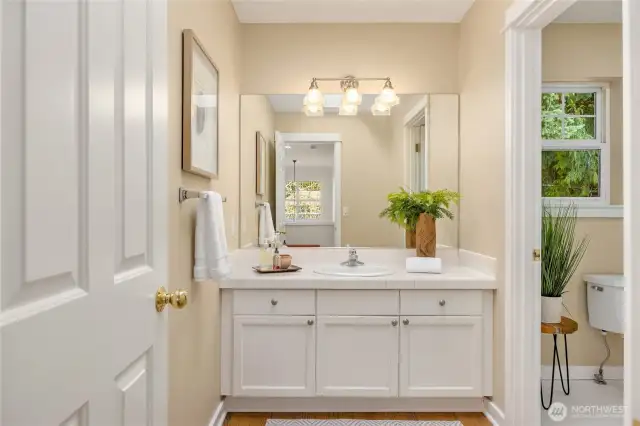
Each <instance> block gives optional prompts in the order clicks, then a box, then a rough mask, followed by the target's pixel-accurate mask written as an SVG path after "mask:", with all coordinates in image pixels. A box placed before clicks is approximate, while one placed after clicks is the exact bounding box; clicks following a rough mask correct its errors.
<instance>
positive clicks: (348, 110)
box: [338, 102, 358, 115]
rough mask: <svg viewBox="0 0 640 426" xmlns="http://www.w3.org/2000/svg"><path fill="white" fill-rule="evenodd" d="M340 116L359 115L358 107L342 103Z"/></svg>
mask: <svg viewBox="0 0 640 426" xmlns="http://www.w3.org/2000/svg"><path fill="white" fill-rule="evenodd" d="M338 115H358V105H354V104H347V103H344V102H343V103H342V105H340V110H339V111H338Z"/></svg>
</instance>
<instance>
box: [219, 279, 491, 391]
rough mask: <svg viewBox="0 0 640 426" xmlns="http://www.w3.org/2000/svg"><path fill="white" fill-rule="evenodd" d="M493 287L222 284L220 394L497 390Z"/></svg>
mask: <svg viewBox="0 0 640 426" xmlns="http://www.w3.org/2000/svg"><path fill="white" fill-rule="evenodd" d="M492 303H493V291H492V290H484V289H477V290H475V289H473V290H472V289H461V290H455V289H446V290H437V289H424V290H423V289H407V290H404V289H399V290H394V289H382V290H378V289H366V290H365V289H363V290H359V289H350V290H330V289H304V290H302V289H301V290H296V289H273V290H271V289H259V290H245V289H233V288H227V289H224V290H223V291H222V339H221V340H222V348H221V357H222V369H221V375H222V394H223V395H226V396H230V397H317V398H316V399H318V400H322V399H324V398H330V397H338V398H342V397H353V398H356V399H357V398H361V399H362V398H369V397H376V398H380V397H384V398H395V399H402V398H410V399H411V398H421V397H422V398H454V399H455V398H460V399H461V400H463V399H466V400H468V399H469V398H477V400H478V401H481V399H482V397H483V396H491V395H492V379H491V378H492V373H491V370H492V347H493V334H492V329H493V324H492V318H493V316H492V315H493V306H492Z"/></svg>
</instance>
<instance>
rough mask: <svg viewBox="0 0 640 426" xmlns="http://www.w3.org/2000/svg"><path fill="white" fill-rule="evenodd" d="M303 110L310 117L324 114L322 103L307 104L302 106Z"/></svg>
mask: <svg viewBox="0 0 640 426" xmlns="http://www.w3.org/2000/svg"><path fill="white" fill-rule="evenodd" d="M302 111H303V112H304V113H305V114H306V115H307V116H308V117H322V116H323V115H324V108H322V105H305V106H304V107H302Z"/></svg>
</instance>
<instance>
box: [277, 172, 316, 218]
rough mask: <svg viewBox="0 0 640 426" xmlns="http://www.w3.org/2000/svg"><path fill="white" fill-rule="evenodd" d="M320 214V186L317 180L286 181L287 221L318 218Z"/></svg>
mask: <svg viewBox="0 0 640 426" xmlns="http://www.w3.org/2000/svg"><path fill="white" fill-rule="evenodd" d="M321 215H322V186H321V184H320V182H319V181H288V182H287V183H286V186H285V218H286V221H287V222H297V221H300V220H319V219H320V216H321Z"/></svg>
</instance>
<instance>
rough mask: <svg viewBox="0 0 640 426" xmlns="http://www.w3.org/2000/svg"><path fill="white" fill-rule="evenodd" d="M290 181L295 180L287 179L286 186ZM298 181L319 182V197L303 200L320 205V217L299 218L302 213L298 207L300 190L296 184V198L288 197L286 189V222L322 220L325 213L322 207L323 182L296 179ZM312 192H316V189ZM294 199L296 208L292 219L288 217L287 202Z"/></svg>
mask: <svg viewBox="0 0 640 426" xmlns="http://www.w3.org/2000/svg"><path fill="white" fill-rule="evenodd" d="M289 182H294V181H293V180H289V181H287V180H285V187H286V185H287V184H288V183H289ZM295 182H297V183H300V182H315V183H317V184H318V186H319V187H320V190H319V191H317V192H318V193H319V194H320V195H319V197H318V199H317V200H302V202H305V203H312V204H317V205H318V206H319V207H320V213H319V214H318V217H317V218H316V219H309V218H304V219H299V218H298V215H299V214H301V213H300V212H299V211H298V207H299V206H300V202H301V200H300V190H299V188H298V185H296V191H295V198H294V200H288V199H287V197H286V191H285V198H284V212H285V213H284V223H286V224H292V223H313V224H315V223H318V222H320V221H322V213H323V209H322V182H321V181H319V180H298V181H295ZM311 192H316V191H311ZM291 201H293V203H294V204H293V205H294V210H295V216H294V218H293V219H290V218H288V217H287V202H291Z"/></svg>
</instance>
